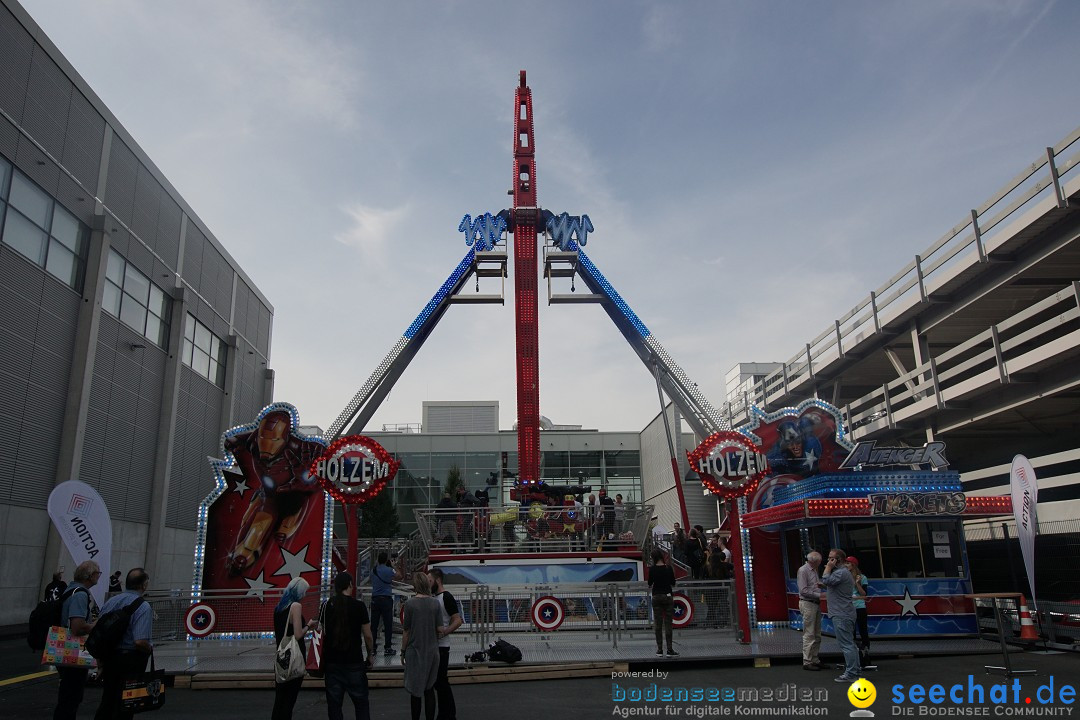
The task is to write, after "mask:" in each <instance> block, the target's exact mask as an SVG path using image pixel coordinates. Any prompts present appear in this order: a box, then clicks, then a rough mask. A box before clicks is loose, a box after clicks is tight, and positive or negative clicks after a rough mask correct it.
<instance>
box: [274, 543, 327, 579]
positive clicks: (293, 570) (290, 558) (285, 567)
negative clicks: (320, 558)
mask: <svg viewBox="0 0 1080 720" xmlns="http://www.w3.org/2000/svg"><path fill="white" fill-rule="evenodd" d="M309 547H310V545H305V546H304V547H302V548H300V549H299V550H298V551H296V553H291V552H289V551H288V550H286V549H285V548H281V557H282V560H283V562H282V563H281V567H279V568H278V569H277V570H276V571H274V574H273V577H277V576H278V575H288V576H289V577H290V578H298V577H300V576H301V575H302V574H303V573H306V572H311V571H312V570H317V569H318V568H316V567H315V566H314V565H308V563H307V551H308V548H309Z"/></svg>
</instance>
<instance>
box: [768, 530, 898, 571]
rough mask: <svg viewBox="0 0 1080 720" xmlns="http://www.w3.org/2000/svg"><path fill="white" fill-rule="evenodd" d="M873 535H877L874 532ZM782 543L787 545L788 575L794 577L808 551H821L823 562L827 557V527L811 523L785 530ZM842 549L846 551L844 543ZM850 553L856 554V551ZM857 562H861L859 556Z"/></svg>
mask: <svg viewBox="0 0 1080 720" xmlns="http://www.w3.org/2000/svg"><path fill="white" fill-rule="evenodd" d="M874 537H875V538H876V537H877V534H876V533H875V534H874ZM784 544H785V545H786V546H787V561H788V577H789V578H795V577H797V576H798V571H799V567H800V566H802V564H803V563H805V562H806V556H807V555H809V554H810V551H812V550H816V551H818V552H819V553H821V557H822V563H823V564H824V560H825V559H826V558H828V557H829V549H830V546H831V543H830V542H829V527H828V526H827V525H813V526H811V527H805V528H797V529H794V530H785V531H784ZM844 550H845V551H848V550H847V546H846V545H845V546H844ZM848 552H849V551H848ZM851 554H853V555H858V553H857V552H855V553H851ZM876 557H877V556H876V555H875V561H874V562H876ZM859 563H860V564H861V563H862V558H861V557H860V558H859ZM868 577H869V575H868Z"/></svg>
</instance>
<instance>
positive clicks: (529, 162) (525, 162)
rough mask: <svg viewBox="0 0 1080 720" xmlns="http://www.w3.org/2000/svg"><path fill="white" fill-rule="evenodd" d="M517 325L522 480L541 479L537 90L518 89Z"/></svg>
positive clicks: (522, 83)
mask: <svg viewBox="0 0 1080 720" xmlns="http://www.w3.org/2000/svg"><path fill="white" fill-rule="evenodd" d="M513 187H514V208H513V233H514V329H515V332H516V338H517V433H518V482H521V483H535V482H537V481H539V480H540V341H539V323H538V318H537V296H536V293H537V259H536V234H537V233H536V225H537V220H538V217H537V216H538V213H539V207H538V206H537V204H536V147H535V145H534V144H533V113H532V92H531V91H530V90H529V86H528V85H526V84H525V71H524V70H522V71H521V76H520V82H519V84H518V88H517V92H515V93H514V185H513Z"/></svg>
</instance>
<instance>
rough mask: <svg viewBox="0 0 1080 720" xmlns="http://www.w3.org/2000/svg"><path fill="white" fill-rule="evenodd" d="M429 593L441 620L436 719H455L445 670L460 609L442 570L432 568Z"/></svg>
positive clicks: (448, 663) (436, 684) (455, 712)
mask: <svg viewBox="0 0 1080 720" xmlns="http://www.w3.org/2000/svg"><path fill="white" fill-rule="evenodd" d="M429 575H431V594H432V595H433V596H434V597H435V599H436V600H438V601H439V613H440V614H441V616H442V621H441V623H440V625H439V674H438V676H437V677H436V678H435V694H436V695H438V698H439V715H438V720H457V705H455V704H454V693H453V691H452V690H451V689H450V679H449V678H448V677H447V670H448V668H449V666H450V633H452V632H454V631H455V630H457V629H458V628H459V627H461V610H460V609H459V608H458V603H457V600H455V599H454V596H453V595H451V594H450V591H449V590H447V589H446V588H445V587H443V572H442V570H440V569H439V568H432V569H431V572H430V573H429Z"/></svg>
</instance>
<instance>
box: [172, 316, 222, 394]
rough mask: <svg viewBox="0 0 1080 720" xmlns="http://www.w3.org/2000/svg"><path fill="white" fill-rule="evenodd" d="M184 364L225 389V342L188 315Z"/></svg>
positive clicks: (185, 329)
mask: <svg viewBox="0 0 1080 720" xmlns="http://www.w3.org/2000/svg"><path fill="white" fill-rule="evenodd" d="M182 359H183V361H184V364H185V365H187V366H188V367H189V368H191V369H192V370H194V371H195V372H197V373H199V374H200V375H202V376H203V377H204V378H206V379H207V380H209V381H210V382H212V383H214V384H215V385H217V386H218V387H222V388H223V387H225V341H224V340H222V339H221V338H219V337H218V336H217V335H215V334H214V333H212V332H210V328H208V327H206V326H205V325H203V324H202V323H201V322H199V320H198V319H197V318H196V317H195V316H194V315H192V314H191V313H188V316H187V324H186V325H185V327H184V354H183V358H182Z"/></svg>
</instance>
